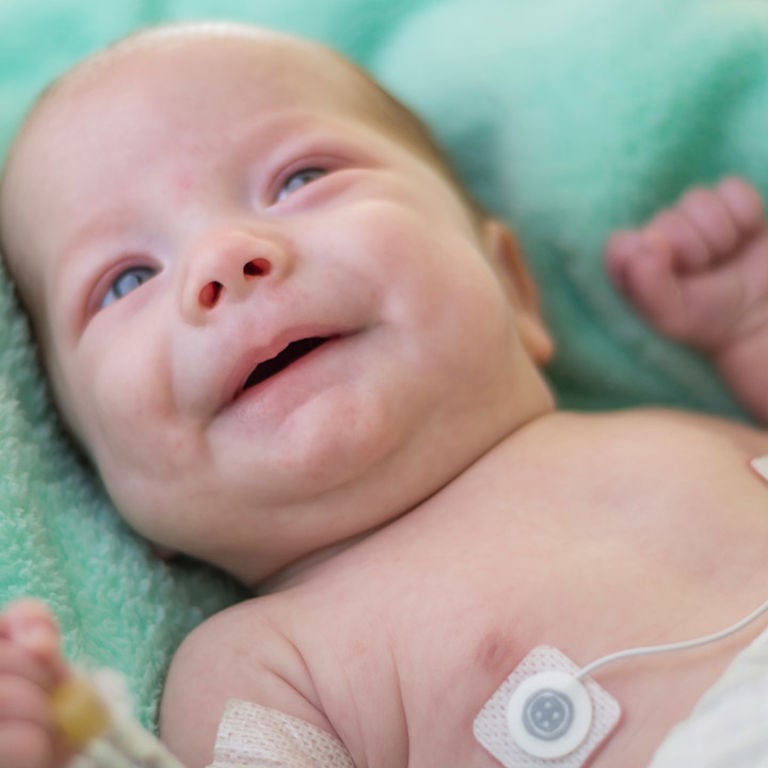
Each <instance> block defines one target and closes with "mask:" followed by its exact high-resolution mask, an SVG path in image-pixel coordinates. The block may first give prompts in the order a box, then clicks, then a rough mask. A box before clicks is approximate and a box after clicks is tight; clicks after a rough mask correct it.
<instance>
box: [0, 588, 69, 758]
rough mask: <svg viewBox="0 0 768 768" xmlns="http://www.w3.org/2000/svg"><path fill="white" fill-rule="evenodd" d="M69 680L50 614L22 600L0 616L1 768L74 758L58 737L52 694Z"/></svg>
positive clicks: (57, 635) (39, 604) (42, 606)
mask: <svg viewBox="0 0 768 768" xmlns="http://www.w3.org/2000/svg"><path fill="white" fill-rule="evenodd" d="M67 676H68V672H67V668H66V665H65V663H64V661H63V659H62V657H61V655H60V651H59V631H58V627H57V625H56V622H55V619H54V618H53V616H52V615H51V613H50V611H49V610H48V609H47V608H46V607H45V606H44V605H43V604H42V603H40V602H37V601H35V600H21V601H19V602H15V603H12V604H10V605H9V606H7V607H6V609H5V610H4V611H3V612H2V613H0V768H52V767H53V766H60V765H64V764H65V763H66V762H67V761H68V760H69V758H70V757H71V756H72V754H71V752H70V751H69V750H68V749H66V747H65V746H64V745H63V744H62V742H61V739H60V737H59V736H57V733H56V728H55V726H54V722H53V712H52V707H51V692H52V691H53V689H54V688H55V687H56V686H57V685H58V684H59V683H61V682H62V681H63V680H64V679H65V678H66V677H67Z"/></svg>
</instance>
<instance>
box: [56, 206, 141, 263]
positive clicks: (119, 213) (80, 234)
mask: <svg viewBox="0 0 768 768" xmlns="http://www.w3.org/2000/svg"><path fill="white" fill-rule="evenodd" d="M132 219H133V217H132V216H131V215H130V213H129V212H128V211H126V210H125V209H123V208H113V209H105V210H103V211H98V212H96V213H94V214H92V215H89V216H88V218H87V219H86V221H85V222H84V223H83V224H81V225H79V226H77V227H76V228H75V230H74V231H73V232H72V233H71V234H70V235H69V236H68V237H67V238H66V240H65V241H64V246H63V248H62V251H61V253H62V256H61V262H62V263H65V262H67V261H69V260H71V259H73V258H75V257H76V256H77V255H78V254H79V253H81V252H82V251H83V250H84V249H85V248H87V247H88V246H90V245H93V244H94V243H95V242H98V241H103V240H107V239H110V238H113V237H115V236H116V235H117V234H118V233H120V232H124V231H125V229H126V228H127V227H128V226H130V221H131V220H132Z"/></svg>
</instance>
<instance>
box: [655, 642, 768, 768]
mask: <svg viewBox="0 0 768 768" xmlns="http://www.w3.org/2000/svg"><path fill="white" fill-rule="evenodd" d="M681 766H695V767H696V768H768V630H766V631H765V632H763V634H762V635H760V637H758V638H757V639H756V640H755V641H754V642H753V643H752V644H751V645H749V646H748V647H747V648H745V649H744V650H743V651H742V652H741V653H740V654H739V655H738V656H737V657H736V658H735V659H734V660H733V661H732V662H731V665H730V666H729V667H728V669H727V670H726V671H725V673H724V674H723V676H722V677H721V678H720V680H718V681H717V683H715V685H714V686H713V687H712V688H710V689H709V691H707V693H705V694H704V696H703V697H702V698H701V700H700V701H699V703H698V704H697V705H696V707H695V708H694V710H693V712H692V713H691V716H690V717H689V718H688V719H687V720H685V721H683V722H682V723H680V724H679V725H677V726H676V727H675V728H674V729H673V730H672V731H671V732H670V734H669V736H668V737H667V738H666V739H665V740H664V742H663V743H662V745H661V746H660V747H659V749H658V750H657V751H656V754H655V756H654V758H653V761H652V762H651V765H650V766H649V768H681Z"/></svg>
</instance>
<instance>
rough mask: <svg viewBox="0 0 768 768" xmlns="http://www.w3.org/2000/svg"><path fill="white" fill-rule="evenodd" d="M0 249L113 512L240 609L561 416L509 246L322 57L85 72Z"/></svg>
mask: <svg viewBox="0 0 768 768" xmlns="http://www.w3.org/2000/svg"><path fill="white" fill-rule="evenodd" d="M0 233H2V244H3V249H4V252H5V257H6V260H7V263H8V266H9V268H10V270H11V272H12V274H13V276H14V279H15V281H16V283H17V285H18V288H19V292H20V294H21V297H22V300H23V301H24V303H25V305H26V306H27V308H28V310H29V312H30V315H31V317H32V322H33V325H34V327H35V330H36V334H37V337H38V339H39V341H40V344H41V349H42V354H43V359H44V362H45V364H46V367H47V370H48V372H49V374H50V377H51V381H52V385H53V389H54V392H55V395H56V398H57V401H58V403H59V406H60V408H61V411H62V413H63V415H64V418H65V420H66V421H67V423H68V424H69V426H70V428H71V430H72V432H73V433H74V435H75V436H76V438H77V439H78V440H79V441H80V443H81V444H82V445H83V446H84V448H85V450H86V451H87V453H88V454H89V455H90V456H91V458H92V459H93V461H94V463H95V465H96V466H97V468H98V470H99V472H100V474H101V476H102V478H103V480H104V482H105V485H106V487H107V489H108V490H109V492H110V494H111V495H112V497H113V499H114V500H115V502H116V504H117V506H118V508H119V509H120V511H121V513H122V514H123V515H124V516H125V518H126V519H127V520H128V522H129V523H130V524H131V525H133V526H134V527H135V528H136V529H137V530H138V531H139V532H141V533H142V534H144V535H145V536H147V537H148V538H149V539H151V540H152V541H154V542H156V543H157V544H160V545H163V546H166V547H170V548H173V549H178V550H181V551H183V552H186V553H188V554H190V555H193V556H196V557H200V558H203V559H205V560H208V561H210V562H213V563H215V564H218V565H220V566H222V567H224V568H225V569H227V570H229V571H230V572H232V573H234V574H235V575H236V576H238V577H240V578H241V579H243V580H244V581H245V582H247V583H253V582H255V581H257V580H259V579H260V578H262V577H263V576H265V575H267V574H269V573H271V572H273V571H275V570H276V569H279V568H281V567H283V566H285V565H286V564H288V563H290V562H292V561H294V560H296V559H297V558H301V557H303V556H305V555H310V554H312V553H314V552H317V551H318V550H322V549H324V548H326V547H330V546H333V545H335V544H337V543H339V542H342V541H344V540H345V539H348V538H351V537H354V536H357V535H360V534H362V533H365V532H366V531H369V530H371V529H374V528H376V527H378V526H380V525H381V524H383V523H385V522H387V521H389V520H391V519H392V518H394V517H395V516H397V515H399V514H402V513H403V512H405V511H407V510H408V509H409V508H410V507H412V506H413V505H415V504H417V503H418V502H419V501H421V500H422V499H424V498H426V497H427V496H428V495H430V494H431V493H433V492H434V491H435V490H437V489H438V488H440V487H441V486H442V485H444V484H445V483H446V482H448V481H450V479H452V478H453V477H455V476H456V475H457V474H459V473H460V472H461V470H462V469H464V468H465V467H466V466H468V465H469V464H470V463H472V462H473V461H474V460H475V459H476V458H477V457H478V456H479V455H481V454H482V453H483V452H485V451H487V450H488V449H489V448H490V447H491V446H492V445H493V444H495V443H496V442H498V441H499V440H500V439H501V438H502V437H503V436H504V435H506V434H508V433H509V432H510V431H511V430H513V429H515V428H517V427H518V426H520V425H522V424H523V423H525V422H526V421H528V420H530V419H531V418H534V417H535V416H537V415H539V414H540V413H542V412H544V411H546V410H548V409H549V408H551V398H550V395H549V392H548V390H547V388H546V386H545V384H544V382H543V380H542V378H541V376H540V375H539V372H538V370H537V365H536V364H537V363H540V362H543V361H544V360H546V358H547V357H548V355H549V354H550V343H549V339H548V336H547V334H546V330H545V329H544V327H543V326H542V324H541V322H540V320H539V317H538V314H537V308H536V301H535V295H534V291H533V288H532V287H531V284H530V282H529V280H528V278H527V275H526V273H525V270H524V267H523V265H522V264H521V262H520V259H519V256H518V254H517V251H516V248H515V244H514V240H513V239H512V236H511V235H510V233H509V232H508V231H507V230H506V229H505V228H504V227H502V226H501V225H500V224H498V223H497V222H495V221H493V220H491V219H489V218H487V217H485V216H484V215H483V214H482V212H480V211H479V209H478V208H477V207H476V206H475V205H474V204H472V203H471V202H470V198H469V196H468V195H466V194H465V193H464V192H463V191H462V190H461V188H460V186H459V185H458V183H457V182H456V181H455V179H454V177H453V176H452V174H451V172H450V170H449V169H448V167H447V165H446V164H445V162H444V161H443V159H442V156H441V154H440V152H439V150H438V149H437V148H436V147H435V146H434V144H433V143H432V141H431V139H430V137H429V134H428V132H427V131H426V130H425V129H424V128H423V126H422V125H421V123H420V122H419V121H418V120H417V119H416V118H415V117H414V116H413V115H411V114H410V113H409V112H408V111H407V110H406V109H405V108H404V107H402V106H401V105H400V104H398V103H397V102H396V101H395V100H394V99H392V98H391V97H390V96H389V95H388V94H386V93H385V92H384V91H383V90H382V89H381V88H379V87H378V86H377V85H376V84H375V83H373V82H372V81H371V80H370V79H368V77H367V76H365V75H364V74H363V73H362V72H361V71H360V70H359V69H357V68H356V67H354V66H353V65H352V64H351V63H349V62H347V61H346V60H345V59H343V58H342V57H340V56H338V55H337V54H335V53H333V52H331V51H329V50H327V49H325V48H323V47H322V46H319V45H316V44H313V43H309V42H305V41H299V40H296V39H294V38H290V37H286V36H282V35H277V34H273V33H270V32H265V31H261V30H256V29H252V28H245V27H235V26H223V25H222V26H217V25H198V26H182V27H173V28H166V29H161V30H155V31H151V32H146V33H143V34H141V35H138V36H136V37H134V38H131V39H130V40H128V41H125V42H123V43H120V44H118V45H117V46H115V47H113V48H111V49H109V50H108V51H106V52H104V53H101V54H98V55H97V56H96V57H94V58H93V59H91V60H90V61H87V62H85V63H84V64H82V65H80V66H79V67H77V68H76V69H75V70H74V71H73V72H71V73H69V74H68V75H67V76H66V77H64V78H63V79H62V80H60V81H59V82H57V83H56V84H55V85H54V86H53V87H52V88H51V89H49V91H48V92H47V93H46V94H45V95H44V97H43V98H42V99H41V100H40V102H39V103H38V104H37V105H36V107H35V108H34V110H33V111H32V113H31V115H30V116H29V118H28V119H27V121H26V123H25V125H24V127H23V129H22V131H21V133H20V136H19V138H18V139H17V141H16V143H15V145H14V147H13V148H12V151H11V154H10V156H9V162H8V166H7V168H6V172H5V175H4V178H3V184H2V188H1V189H0Z"/></svg>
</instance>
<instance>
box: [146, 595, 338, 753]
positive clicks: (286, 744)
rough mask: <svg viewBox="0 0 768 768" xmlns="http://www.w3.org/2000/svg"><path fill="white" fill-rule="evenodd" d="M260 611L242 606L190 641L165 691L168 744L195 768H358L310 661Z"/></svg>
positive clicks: (255, 604) (254, 604)
mask: <svg viewBox="0 0 768 768" xmlns="http://www.w3.org/2000/svg"><path fill="white" fill-rule="evenodd" d="M267 599H269V598H267ZM260 606H261V599H258V600H256V601H248V602H245V603H241V604H239V605H237V606H234V607H233V608H230V609H228V610H226V611H223V612H222V613H219V614H218V615H216V616H214V617H213V618H211V619H209V620H208V621H206V622H205V623H203V624H202V625H200V626H199V627H198V628H197V629H195V630H194V632H192V633H191V634H190V635H189V636H188V637H187V638H186V639H185V641H184V643H183V644H182V646H181V648H180V649H179V651H178V653H177V654H176V656H175V657H174V660H173V663H172V665H171V669H170V672H169V675H168V679H167V682H166V686H165V690H164V691H163V701H162V705H161V710H160V736H161V738H162V740H163V741H164V742H165V743H166V744H167V745H168V747H169V748H170V749H171V751H172V752H174V753H175V754H176V755H177V757H178V758H179V759H180V760H181V761H182V762H183V763H184V765H186V766H188V767H189V768H203V766H212V767H213V768H216V767H217V766H219V765H227V766H229V765H233V764H234V763H237V764H238V765H239V764H240V762H239V761H243V763H242V764H244V765H245V764H247V765H251V764H253V765H262V764H264V765H267V764H268V765H274V766H283V765H285V766H288V765H291V766H298V765H301V766H303V767H304V768H331V767H332V768H340V766H347V765H348V766H352V765H353V763H352V760H351V758H350V757H349V753H348V752H347V750H346V748H345V747H344V745H343V744H342V743H341V741H339V740H338V738H337V737H336V735H335V733H334V729H333V727H332V726H331V724H330V722H329V720H328V718H327V717H326V716H325V714H324V713H323V711H322V709H321V708H320V704H319V701H320V697H319V696H318V695H317V693H316V692H315V688H314V684H313V682H312V678H311V676H310V674H309V671H308V668H307V663H306V661H305V659H304V658H303V657H302V655H301V654H300V652H299V650H298V648H297V647H296V645H295V644H294V642H292V641H291V640H289V639H288V638H287V637H286V636H285V635H284V634H283V633H282V632H281V631H279V630H278V629H277V628H276V622H274V621H271V620H269V618H268V617H267V616H265V614H264V613H263V612H262V611H261V610H260ZM233 706H234V708H235V709H234V710H233ZM222 718H223V720H222ZM219 725H221V726H222V729H221V732H220V733H219V735H218V739H217V730H218V729H219ZM214 744H215V745H216V754H215V755H214Z"/></svg>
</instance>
